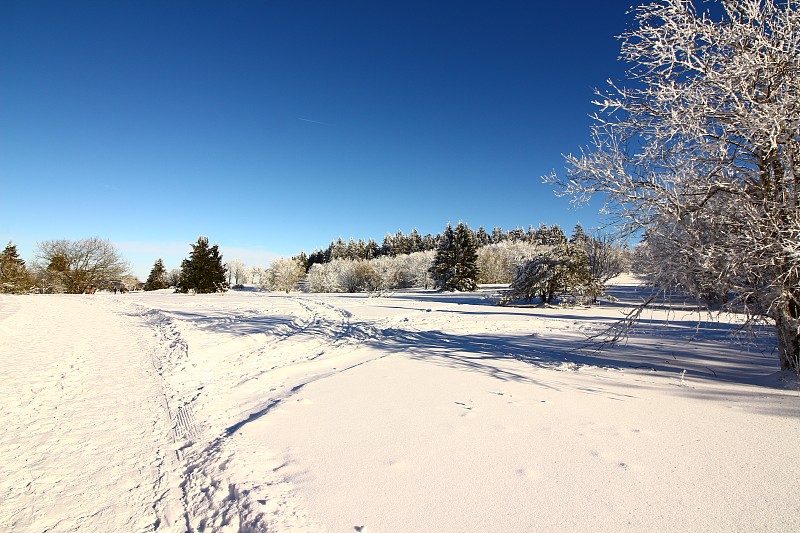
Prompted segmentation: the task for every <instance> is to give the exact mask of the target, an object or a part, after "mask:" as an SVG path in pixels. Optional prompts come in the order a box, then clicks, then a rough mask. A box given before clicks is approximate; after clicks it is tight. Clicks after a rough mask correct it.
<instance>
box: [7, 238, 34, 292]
mask: <svg viewBox="0 0 800 533" xmlns="http://www.w3.org/2000/svg"><path fill="white" fill-rule="evenodd" d="M28 289H30V276H28V271H27V269H26V268H25V261H24V260H23V259H22V258H21V257H20V256H19V253H18V252H17V247H16V245H13V244H11V241H9V242H8V245H7V246H6V248H5V250H3V253H2V254H0V292H4V293H6V294H9V293H11V294H15V293H16V294H19V293H23V292H26V291H27V290H28Z"/></svg>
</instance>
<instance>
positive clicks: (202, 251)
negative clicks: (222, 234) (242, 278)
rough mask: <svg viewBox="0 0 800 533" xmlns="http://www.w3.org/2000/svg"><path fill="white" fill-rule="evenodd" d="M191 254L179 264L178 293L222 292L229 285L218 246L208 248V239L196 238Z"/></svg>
mask: <svg viewBox="0 0 800 533" xmlns="http://www.w3.org/2000/svg"><path fill="white" fill-rule="evenodd" d="M191 247H192V252H191V253H190V254H189V257H188V258H187V259H184V260H183V262H182V263H181V277H180V281H179V283H178V287H177V291H178V292H189V291H192V292H195V293H200V294H202V293H210V292H224V291H225V290H226V289H228V287H229V284H228V280H227V279H226V277H227V276H226V272H225V266H223V264H222V254H220V253H219V246H218V245H216V244H215V245H214V246H209V245H208V237H202V236H201V237H198V238H197V243H195V244H192V245H191Z"/></svg>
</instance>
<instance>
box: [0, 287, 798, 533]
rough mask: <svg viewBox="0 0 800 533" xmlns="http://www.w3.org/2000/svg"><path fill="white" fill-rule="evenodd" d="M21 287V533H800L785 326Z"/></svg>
mask: <svg viewBox="0 0 800 533" xmlns="http://www.w3.org/2000/svg"><path fill="white" fill-rule="evenodd" d="M615 283H616V285H615V286H614V287H613V289H612V293H613V294H614V295H615V296H616V298H617V300H618V301H616V302H612V301H604V302H603V303H602V304H601V305H600V306H593V307H576V308H557V307H553V308H542V307H498V306H495V305H493V301H494V299H493V297H492V296H493V291H494V288H492V287H487V288H484V290H483V291H482V292H477V293H467V294H463V293H455V294H447V293H436V292H430V291H421V290H410V291H397V292H393V293H386V294H383V295H381V296H368V295H363V294H359V295H352V294H335V295H331V294H296V293H295V294H290V295H284V294H268V293H258V292H253V291H244V292H239V291H231V292H228V293H226V294H224V295H222V294H214V295H199V296H191V295H180V294H173V293H171V292H170V291H166V290H165V291H155V292H152V293H136V294H124V295H113V294H100V293H98V294H95V295H91V296H89V295H80V296H67V295H64V296H60V295H37V296H0V341H1V342H0V394H1V395H2V398H3V401H2V408H1V409H0V459H2V460H1V461H0V502H2V503H0V530H14V531H44V530H48V531H75V530H86V531H97V530H106V531H112V530H117V531H121V530H131V531H132V530H137V531H185V530H187V529H191V530H197V531H203V530H206V531H304V532H305V531H504V532H505V531H531V530H572V531H578V530H589V529H591V530H595V531H619V530H637V531H641V530H653V531H656V530H661V531H685V530H708V531H729V530H761V531H790V530H800V517H798V516H797V513H795V512H794V511H793V508H792V506H791V505H787V504H786V502H787V498H788V499H791V497H792V495H793V494H796V493H797V492H798V490H800V465H798V463H797V462H796V461H794V460H793V459H792V458H791V457H792V455H791V453H790V450H791V446H793V444H794V443H796V442H798V440H800V389H799V388H798V384H797V381H796V380H795V379H793V378H791V377H789V376H787V375H786V374H783V373H780V372H778V371H777V370H778V368H777V356H776V355H775V354H774V353H772V352H771V350H772V344H771V339H770V336H769V332H766V334H765V335H763V336H761V338H760V340H758V341H757V342H748V341H746V340H745V339H743V338H740V337H737V336H735V335H734V332H735V330H736V328H737V327H738V324H739V320H738V319H737V317H735V316H725V317H721V318H720V319H718V320H717V319H713V320H712V317H709V316H707V315H706V314H702V313H698V312H697V311H696V310H693V309H692V308H691V307H690V306H685V305H681V304H680V302H673V303H669V302H666V303H662V304H661V305H658V306H656V307H654V308H653V309H652V310H649V311H646V312H645V313H644V315H643V317H642V322H641V324H640V325H639V326H637V328H636V329H635V330H634V333H633V335H631V337H630V338H629V340H628V342H627V343H625V344H624V345H621V346H616V347H614V348H610V349H607V350H605V351H602V352H596V351H593V350H591V349H589V348H582V347H583V346H584V345H586V343H587V340H586V339H587V335H591V334H592V333H597V332H599V331H601V330H602V329H603V328H604V327H606V326H607V325H609V324H611V323H613V322H614V321H615V320H617V319H619V318H621V317H622V316H623V313H624V312H625V311H627V310H629V309H630V308H631V306H632V305H635V303H637V302H639V301H641V299H642V298H643V297H644V296H645V294H644V291H643V289H642V288H641V287H638V286H637V282H636V281H635V279H633V278H628V277H622V278H619V279H618V280H616V281H615Z"/></svg>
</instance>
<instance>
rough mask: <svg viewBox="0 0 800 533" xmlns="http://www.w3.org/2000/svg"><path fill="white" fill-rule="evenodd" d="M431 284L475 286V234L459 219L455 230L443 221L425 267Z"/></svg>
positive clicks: (466, 288)
mask: <svg viewBox="0 0 800 533" xmlns="http://www.w3.org/2000/svg"><path fill="white" fill-rule="evenodd" d="M429 272H430V273H431V278H433V283H434V287H435V288H437V289H440V290H445V291H474V290H475V289H477V288H478V246H477V243H476V242H475V234H474V233H473V232H472V230H471V229H470V228H469V226H467V225H466V224H464V223H463V222H459V223H458V226H457V227H456V229H455V231H453V228H452V227H451V226H450V224H448V225H447V228H445V230H444V233H442V235H441V237H440V239H439V248H438V249H437V251H436V257H435V258H434V259H433V264H432V265H431V268H430V270H429Z"/></svg>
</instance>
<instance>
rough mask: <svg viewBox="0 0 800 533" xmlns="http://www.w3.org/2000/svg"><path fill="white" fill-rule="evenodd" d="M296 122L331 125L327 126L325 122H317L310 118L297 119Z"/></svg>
mask: <svg viewBox="0 0 800 533" xmlns="http://www.w3.org/2000/svg"><path fill="white" fill-rule="evenodd" d="M297 120H301V121H303V122H311V123H313V124H322V125H323V126H330V125H331V124H329V123H327V122H320V121H319V120H311V119H310V118H301V117H297Z"/></svg>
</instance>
